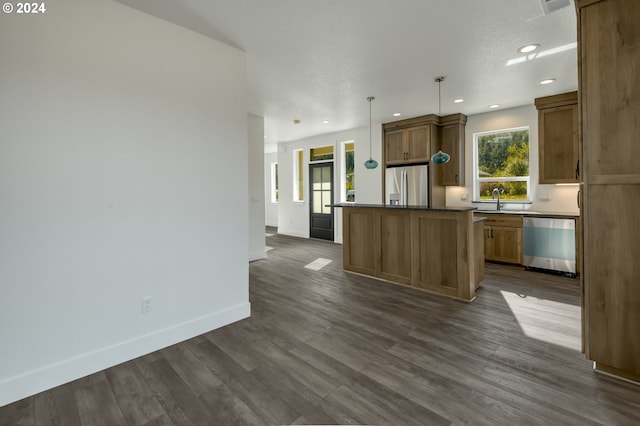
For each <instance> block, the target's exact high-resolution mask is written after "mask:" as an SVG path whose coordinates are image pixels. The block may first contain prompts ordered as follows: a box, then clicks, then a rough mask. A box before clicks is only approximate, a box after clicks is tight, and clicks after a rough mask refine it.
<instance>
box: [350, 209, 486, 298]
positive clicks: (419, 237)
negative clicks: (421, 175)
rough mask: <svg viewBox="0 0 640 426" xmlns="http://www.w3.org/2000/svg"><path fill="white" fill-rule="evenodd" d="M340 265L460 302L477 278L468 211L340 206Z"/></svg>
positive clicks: (478, 255)
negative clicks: (341, 252) (341, 241)
mask: <svg viewBox="0 0 640 426" xmlns="http://www.w3.org/2000/svg"><path fill="white" fill-rule="evenodd" d="M342 217H343V268H344V269H345V270H347V271H353V272H358V273H361V274H366V275H371V276H374V277H378V278H382V279H385V280H387V281H391V282H394V283H398V284H404V285H409V286H412V287H415V288H419V289H422V290H427V291H430V292H434V293H438V294H442V295H445V296H450V297H454V298H457V299H463V300H467V301H469V300H473V298H474V297H475V288H476V286H477V284H478V283H479V282H480V280H482V278H483V276H480V275H481V274H483V269H482V268H476V266H475V262H476V260H477V259H480V261H482V259H483V256H484V254H483V253H482V245H476V244H474V222H473V214H472V212H471V210H455V209H451V210H445V209H442V210H429V209H404V208H386V207H384V206H379V207H356V206H353V207H351V206H350V207H343V209H342Z"/></svg>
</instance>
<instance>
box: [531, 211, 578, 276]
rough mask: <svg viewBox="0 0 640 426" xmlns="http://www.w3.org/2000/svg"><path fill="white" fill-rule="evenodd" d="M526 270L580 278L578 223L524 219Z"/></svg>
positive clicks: (541, 218)
mask: <svg viewBox="0 0 640 426" xmlns="http://www.w3.org/2000/svg"><path fill="white" fill-rule="evenodd" d="M523 222H524V236H523V239H524V266H525V268H526V269H541V270H545V271H553V272H557V273H561V274H563V275H567V276H571V277H575V276H576V221H575V219H573V218H567V219H563V218H558V219H557V218H546V217H526V216H525V217H524V219H523Z"/></svg>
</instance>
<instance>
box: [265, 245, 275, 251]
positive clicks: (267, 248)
mask: <svg viewBox="0 0 640 426" xmlns="http://www.w3.org/2000/svg"><path fill="white" fill-rule="evenodd" d="M269 250H273V247H269V246H265V247H264V251H269Z"/></svg>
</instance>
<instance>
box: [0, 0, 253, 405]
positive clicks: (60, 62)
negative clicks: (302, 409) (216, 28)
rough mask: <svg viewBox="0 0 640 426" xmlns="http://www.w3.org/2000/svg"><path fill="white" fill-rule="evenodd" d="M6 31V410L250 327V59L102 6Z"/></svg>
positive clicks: (7, 20)
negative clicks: (214, 333) (139, 359)
mask: <svg viewBox="0 0 640 426" xmlns="http://www.w3.org/2000/svg"><path fill="white" fill-rule="evenodd" d="M0 19H1V21H2V23H1V25H0V57H1V58H2V66H1V67H0V93H2V96H0V132H1V135H2V136H1V138H0V206H1V207H0V235H1V238H0V342H1V343H0V406H2V405H5V404H7V403H10V402H12V401H14V400H17V399H20V398H22V397H25V396H27V395H30V394H33V393H36V392H39V391H42V390H44V389H47V388H51V387H53V386H56V385H59V384H62V383H64V382H67V381H70V380H73V379H76V378H78V377H81V376H84V375H86V374H89V373H92V372H95V371H98V370H101V369H103V368H105V367H109V366H111V365H114V364H117V363H120V362H122V361H125V360H128V359H132V358H134V357H136V356H139V355H142V354H145V353H148V352H151V351H153V350H156V349H159V348H161V347H165V346H168V345H170V344H173V343H175V342H178V341H181V340H184V339H187V338H190V337H192V336H195V335H198V334H200V333H203V332H206V331H208V330H211V329H215V328H217V327H220V326H223V325H225V324H228V323H230V322H233V321H236V320H239V319H241V318H245V317H247V316H248V315H249V313H250V305H249V301H248V262H247V253H248V251H249V249H248V239H249V236H248V230H247V223H248V221H249V218H248V201H247V193H248V178H247V175H248V170H247V157H248V148H247V113H246V106H245V98H246V95H245V82H244V80H245V78H244V76H245V57H244V54H243V53H242V52H240V51H238V50H236V49H233V48H231V47H228V46H226V45H223V44H221V43H218V42H216V41H213V40H211V39H208V38H205V37H204V36H201V35H199V34H196V33H194V32H191V31H188V30H186V29H183V28H180V27H178V26H175V25H173V24H169V23H167V22H165V21H161V20H159V19H156V18H153V17H151V16H148V15H145V14H143V13H141V12H138V11H135V10H133V9H131V8H128V7H126V6H123V5H122V4H119V3H116V2H112V1H110V0H93V1H73V0H56V1H55V2H53V3H47V11H46V13H45V14H44V15H39V16H38V15H33V16H21V15H16V14H12V15H8V14H3V16H2V17H1V18H0ZM221 160H222V161H221ZM143 296H150V297H152V298H153V299H152V311H151V312H149V313H146V314H142V313H141V298H142V297H143Z"/></svg>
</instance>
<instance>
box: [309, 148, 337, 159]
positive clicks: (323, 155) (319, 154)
mask: <svg viewBox="0 0 640 426" xmlns="http://www.w3.org/2000/svg"><path fill="white" fill-rule="evenodd" d="M329 160H333V145H331V146H323V147H320V148H311V155H310V160H309V161H311V162H314V161H329Z"/></svg>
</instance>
